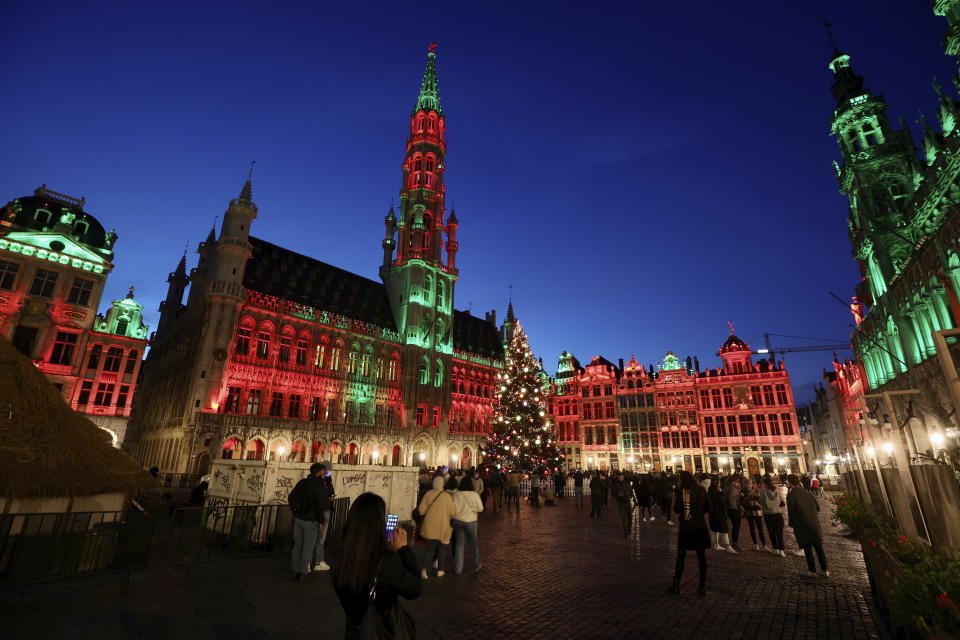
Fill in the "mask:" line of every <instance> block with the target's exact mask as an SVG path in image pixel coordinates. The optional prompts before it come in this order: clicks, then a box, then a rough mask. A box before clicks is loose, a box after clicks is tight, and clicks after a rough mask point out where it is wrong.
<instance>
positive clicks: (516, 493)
mask: <svg viewBox="0 0 960 640" xmlns="http://www.w3.org/2000/svg"><path fill="white" fill-rule="evenodd" d="M510 503H513V504H514V505H516V507H517V513H520V472H519V471H517V470H516V469H511V470H510V473H508V474H507V511H510Z"/></svg>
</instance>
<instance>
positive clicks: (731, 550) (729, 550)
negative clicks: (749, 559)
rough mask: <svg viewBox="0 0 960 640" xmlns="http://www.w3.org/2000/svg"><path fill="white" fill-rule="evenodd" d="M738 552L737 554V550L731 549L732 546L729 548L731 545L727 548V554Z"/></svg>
mask: <svg viewBox="0 0 960 640" xmlns="http://www.w3.org/2000/svg"><path fill="white" fill-rule="evenodd" d="M736 552H737V550H736V549H734V548H733V547H731V546H729V545H728V546H727V553H736Z"/></svg>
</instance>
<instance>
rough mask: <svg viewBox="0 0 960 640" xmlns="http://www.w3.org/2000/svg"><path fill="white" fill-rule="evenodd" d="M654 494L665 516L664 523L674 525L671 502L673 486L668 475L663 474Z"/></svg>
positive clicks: (659, 478) (657, 482)
mask: <svg viewBox="0 0 960 640" xmlns="http://www.w3.org/2000/svg"><path fill="white" fill-rule="evenodd" d="M654 493H655V495H656V498H657V504H659V505H660V512H661V513H662V514H663V520H664V522H668V523H670V524H673V520H671V519H670V500H671V496H672V495H673V485H672V484H671V482H670V478H668V477H667V476H666V474H663V473H661V474H660V475H659V476H658V477H657V480H656V482H655V483H654Z"/></svg>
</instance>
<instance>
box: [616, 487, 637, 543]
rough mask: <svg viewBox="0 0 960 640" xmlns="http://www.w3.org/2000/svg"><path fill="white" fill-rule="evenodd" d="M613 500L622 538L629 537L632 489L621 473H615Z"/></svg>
mask: <svg viewBox="0 0 960 640" xmlns="http://www.w3.org/2000/svg"><path fill="white" fill-rule="evenodd" d="M613 499H614V501H616V503H617V511H618V512H619V513H620V524H621V525H623V537H624V538H628V537H630V532H631V531H632V530H633V487H631V486H630V482H629V481H627V480H625V479H624V477H623V471H618V472H617V479H616V480H615V481H614V482H613Z"/></svg>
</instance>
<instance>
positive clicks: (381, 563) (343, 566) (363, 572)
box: [330, 493, 423, 640]
mask: <svg viewBox="0 0 960 640" xmlns="http://www.w3.org/2000/svg"><path fill="white" fill-rule="evenodd" d="M386 526H387V505H386V504H385V503H384V501H383V498H381V497H380V496H378V495H377V494H375V493H364V494H361V495H360V496H359V497H358V498H357V499H356V500H355V501H354V503H353V505H352V506H351V507H350V511H349V513H348V514H347V522H346V524H345V525H344V527H343V533H342V536H341V538H340V541H339V543H338V544H337V545H335V547H334V549H332V550H331V558H330V564H331V565H332V570H331V572H330V577H331V579H332V580H333V588H334V591H336V593H337V598H339V599H340V604H341V605H342V606H343V611H344V613H345V614H346V616H347V624H346V631H345V633H344V638H346V639H347V640H352V639H355V638H359V637H360V634H361V629H362V628H363V627H365V626H366V625H368V624H372V625H376V626H386V627H387V628H389V629H391V631H392V632H394V633H395V632H396V629H394V628H393V627H395V626H396V625H398V624H402V625H404V626H405V627H407V630H408V633H409V632H410V631H411V630H413V621H412V620H411V619H410V617H409V614H407V613H406V611H404V610H403V609H402V607H400V603H399V602H398V601H397V596H402V597H404V598H406V599H407V600H413V599H414V598H416V597H418V596H419V595H420V593H421V592H422V590H423V583H422V582H421V581H420V566H419V565H418V564H417V558H416V556H415V555H414V553H413V550H412V549H411V548H410V547H408V546H407V532H406V530H405V529H403V528H402V527H398V528H396V529H393V530H392V531H390V532H389V534H388V532H387V528H386ZM371 594H373V600H372V602H371ZM367 616H379V618H378V619H377V620H367V619H366V618H367Z"/></svg>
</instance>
